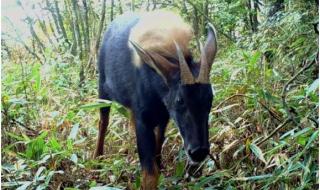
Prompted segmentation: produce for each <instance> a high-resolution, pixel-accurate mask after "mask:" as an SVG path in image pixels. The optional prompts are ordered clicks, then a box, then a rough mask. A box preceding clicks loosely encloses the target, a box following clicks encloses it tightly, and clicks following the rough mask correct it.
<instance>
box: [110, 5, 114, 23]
mask: <svg viewBox="0 0 320 190" xmlns="http://www.w3.org/2000/svg"><path fill="white" fill-rule="evenodd" d="M113 7H114V0H111V11H110V21H113Z"/></svg>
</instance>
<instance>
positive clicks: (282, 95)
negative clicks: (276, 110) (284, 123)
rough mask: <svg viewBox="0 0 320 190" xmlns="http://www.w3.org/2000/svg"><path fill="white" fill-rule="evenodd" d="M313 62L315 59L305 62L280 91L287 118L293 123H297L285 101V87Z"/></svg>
mask: <svg viewBox="0 0 320 190" xmlns="http://www.w3.org/2000/svg"><path fill="white" fill-rule="evenodd" d="M314 63H315V61H312V62H310V63H308V64H305V66H304V67H302V69H301V70H300V71H299V72H297V73H296V74H295V75H294V76H293V77H292V78H291V79H290V80H289V81H288V82H287V83H286V84H285V85H284V86H283V88H282V93H281V98H282V106H283V108H284V110H285V111H286V113H287V114H288V116H289V119H291V120H292V121H293V122H294V124H295V125H299V124H298V122H297V121H296V119H295V116H293V114H295V113H294V112H293V111H290V110H289V107H288V104H287V101H286V95H287V91H288V90H287V89H288V86H289V85H290V84H291V83H292V82H293V81H294V80H296V79H297V77H298V76H299V75H300V74H301V73H303V72H304V71H305V70H307V69H309V68H310V67H311V66H312V65H313V64H314Z"/></svg>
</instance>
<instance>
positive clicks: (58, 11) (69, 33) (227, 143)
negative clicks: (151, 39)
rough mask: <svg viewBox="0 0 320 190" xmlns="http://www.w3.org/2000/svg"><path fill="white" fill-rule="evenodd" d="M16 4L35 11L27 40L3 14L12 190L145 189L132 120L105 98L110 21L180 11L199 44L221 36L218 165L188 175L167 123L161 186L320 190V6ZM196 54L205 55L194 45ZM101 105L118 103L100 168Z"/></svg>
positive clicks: (269, 1)
mask: <svg viewBox="0 0 320 190" xmlns="http://www.w3.org/2000/svg"><path fill="white" fill-rule="evenodd" d="M3 4H6V3H5V2H4V3H3ZM4 6H5V5H4ZM17 6H19V11H22V12H23V11H24V12H25V13H26V14H27V16H26V17H25V18H24V22H25V24H26V26H27V27H28V30H29V32H30V37H23V36H24V35H21V34H20V33H19V32H18V31H14V30H13V29H14V28H15V27H17V26H16V23H14V22H12V18H10V17H6V15H5V14H4V15H2V21H3V26H4V28H7V29H8V30H6V31H2V39H1V47H2V54H1V55H2V78H1V79H2V94H1V115H2V120H1V124H2V128H1V129H2V140H1V149H2V163H1V164H2V167H1V180H2V184H1V187H2V188H3V189H20V190H22V189H58V188H61V189H70V190H71V189H90V188H92V189H99V188H98V187H100V186H104V189H112V188H111V187H114V188H119V189H124V188H127V189H139V186H140V181H141V180H140V169H139V160H138V155H137V153H136V146H135V136H134V134H133V133H132V130H131V129H130V127H129V126H130V121H129V119H128V113H127V111H126V110H125V109H124V108H123V107H121V106H120V105H118V104H116V103H111V102H101V101H98V100H97V72H96V56H97V52H98V49H99V44H100V42H101V36H102V34H103V32H104V31H105V30H106V27H107V26H108V24H109V23H110V21H111V20H112V19H113V18H115V17H116V16H117V15H120V14H121V13H123V12H126V11H130V10H135V11H139V10H149V11H151V10H154V9H169V10H173V11H176V12H178V13H179V14H181V15H182V16H183V17H184V18H185V19H186V20H187V21H188V22H189V23H191V24H192V26H193V28H194V30H195V34H196V37H197V38H198V39H199V40H200V41H203V40H204V39H205V35H206V29H205V24H206V23H207V22H212V23H213V24H214V25H215V26H216V28H217V31H218V35H219V36H218V43H219V52H218V56H217V61H216V62H215V63H214V65H213V68H212V72H211V81H212V83H213V84H214V87H215V89H216V97H215V100H214V103H213V106H212V111H211V114H210V121H209V122H210V142H211V154H212V155H213V158H208V159H207V160H206V161H205V162H204V163H203V164H202V166H201V167H202V172H201V169H200V168H196V169H195V170H197V171H198V173H199V172H200V173H202V174H198V175H199V176H200V177H191V176H189V175H188V174H187V171H188V170H189V171H191V168H190V167H189V166H188V165H187V164H186V160H187V158H186V156H185V154H184V151H183V150H182V146H181V145H182V144H181V143H182V141H181V138H180V136H179V134H178V130H177V129H176V128H175V127H174V126H173V124H170V126H169V128H168V130H167V133H166V135H167V141H166V142H165V145H164V150H163V165H164V166H165V169H164V170H163V171H162V176H161V177H160V189H193V190H198V189H207V190H209V189H229V190H232V189H301V190H303V189H318V185H319V181H318V177H319V165H318V161H319V160H318V154H319V148H318V146H319V143H318V136H319V130H318V122H319V118H318V109H319V97H318V95H319V93H318V88H319V79H318V67H319V63H318V1H311V0H296V1H291V0H226V1H224V0H196V1H191V0H177V1H168V0H162V1H154V0H153V1H150V0H148V1H142V0H132V1H128V0H122V1H121V0H117V1H114V0H111V1H106V0H102V1H85V0H83V1H72V0H64V1H57V0H53V1H48V0H45V1H41V2H40V3H34V4H33V5H30V4H24V3H22V2H19V1H18V5H17ZM28 6H29V7H31V8H32V7H33V8H34V9H30V8H28ZM29 9H30V10H35V11H34V12H37V11H36V10H41V12H42V13H46V14H43V16H41V15H42V14H36V13H34V12H33V11H28V10H29ZM9 29H11V32H8V31H9ZM192 45H193V49H194V50H195V52H198V51H197V49H199V43H198V42H197V40H196V39H195V41H194V43H193V44H192ZM101 106H111V107H112V116H111V118H110V124H109V128H108V130H109V132H108V134H107V137H106V141H105V147H106V152H107V154H106V155H105V156H103V157H101V158H100V159H99V160H94V159H92V155H93V152H94V149H95V141H96V138H97V126H98V115H99V114H98V111H97V110H98V108H99V107H101ZM108 187H109V188H108ZM100 189H102V187H100Z"/></svg>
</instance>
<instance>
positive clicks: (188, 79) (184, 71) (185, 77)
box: [174, 42, 195, 84]
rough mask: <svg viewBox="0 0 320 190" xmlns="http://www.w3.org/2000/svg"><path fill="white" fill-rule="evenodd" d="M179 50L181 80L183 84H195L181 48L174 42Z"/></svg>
mask: <svg viewBox="0 0 320 190" xmlns="http://www.w3.org/2000/svg"><path fill="white" fill-rule="evenodd" d="M174 43H175V45H176V49H177V54H178V57H179V64H180V78H181V81H182V83H183V84H194V83H195V79H194V77H193V75H192V73H191V71H190V69H189V66H188V64H187V62H186V60H185V58H184V55H183V53H182V51H181V49H180V47H179V45H178V44H177V43H176V42H174Z"/></svg>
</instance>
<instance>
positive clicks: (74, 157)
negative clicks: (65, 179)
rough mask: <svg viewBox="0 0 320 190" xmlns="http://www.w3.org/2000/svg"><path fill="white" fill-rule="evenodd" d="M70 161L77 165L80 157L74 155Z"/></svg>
mask: <svg viewBox="0 0 320 190" xmlns="http://www.w3.org/2000/svg"><path fill="white" fill-rule="evenodd" d="M70 160H71V161H72V162H73V163H75V164H77V163H78V157H77V155H76V154H72V155H71V158H70Z"/></svg>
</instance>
